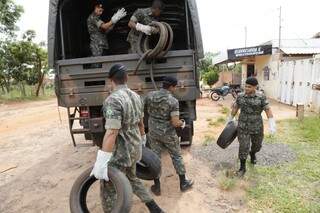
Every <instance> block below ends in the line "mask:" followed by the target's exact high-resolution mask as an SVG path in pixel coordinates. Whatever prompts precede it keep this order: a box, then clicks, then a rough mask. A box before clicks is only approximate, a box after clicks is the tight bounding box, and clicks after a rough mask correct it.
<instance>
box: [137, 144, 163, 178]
mask: <svg viewBox="0 0 320 213" xmlns="http://www.w3.org/2000/svg"><path fill="white" fill-rule="evenodd" d="M136 174H137V177H138V178H139V179H142V180H154V179H157V178H160V176H161V160H160V159H159V157H158V156H157V155H156V154H155V153H154V152H153V151H152V150H151V149H149V148H147V147H143V148H142V159H141V160H140V161H139V162H137V172H136Z"/></svg>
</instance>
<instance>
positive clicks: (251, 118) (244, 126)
mask: <svg viewBox="0 0 320 213" xmlns="http://www.w3.org/2000/svg"><path fill="white" fill-rule="evenodd" d="M235 106H237V107H238V108H239V109H240V116H239V124H238V129H239V131H240V132H243V133H247V134H260V133H262V132H263V121H262V116H261V113H262V111H263V110H267V109H269V102H268V100H267V98H266V96H265V95H263V94H258V93H255V94H252V95H246V94H244V93H241V94H240V95H239V96H238V98H237V100H236V102H235Z"/></svg>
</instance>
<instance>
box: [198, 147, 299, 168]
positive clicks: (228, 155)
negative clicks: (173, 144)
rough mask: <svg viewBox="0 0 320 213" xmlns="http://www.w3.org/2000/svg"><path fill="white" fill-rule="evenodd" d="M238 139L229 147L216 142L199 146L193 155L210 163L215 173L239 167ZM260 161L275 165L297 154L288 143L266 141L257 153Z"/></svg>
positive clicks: (264, 163)
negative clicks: (223, 146) (222, 146)
mask: <svg viewBox="0 0 320 213" xmlns="http://www.w3.org/2000/svg"><path fill="white" fill-rule="evenodd" d="M238 149H239V143H238V141H234V142H233V143H232V144H231V145H230V146H229V147H228V148H227V149H225V150H223V149H221V148H220V147H219V146H218V145H217V144H216V143H212V144H210V145H208V146H198V147H197V148H195V149H194V150H193V156H194V157H195V158H198V159H200V160H201V161H203V162H205V163H206V164H208V165H209V167H210V168H211V169H212V171H213V173H216V172H217V171H222V170H229V169H236V168H238V163H237V162H238ZM257 159H258V163H257V165H261V166H275V165H280V164H285V163H289V162H292V161H294V160H295V159H296V154H295V153H294V151H293V150H291V148H290V147H289V146H288V145H286V144H281V143H274V144H270V143H264V144H263V146H262V149H261V151H260V152H259V153H258V154H257Z"/></svg>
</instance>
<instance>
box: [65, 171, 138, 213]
mask: <svg viewBox="0 0 320 213" xmlns="http://www.w3.org/2000/svg"><path fill="white" fill-rule="evenodd" d="M91 170H92V167H91V168H89V169H87V170H86V171H84V172H83V173H82V174H81V175H80V176H79V177H78V178H77V179H76V181H75V182H74V184H73V186H72V189H71V193H70V200H69V204H70V212H71V213H88V212H89V209H88V207H87V200H86V198H87V193H88V190H89V188H90V187H91V185H92V184H93V183H94V182H96V181H97V179H96V178H95V177H93V176H90V173H91ZM108 175H109V178H110V181H111V182H112V183H113V185H114V187H115V188H116V191H117V200H116V203H115V206H114V208H113V209H112V213H122V212H130V209H131V206H132V188H131V184H130V182H129V180H128V179H127V177H126V176H125V175H124V174H123V173H122V172H120V171H119V170H118V169H116V168H113V167H109V169H108Z"/></svg>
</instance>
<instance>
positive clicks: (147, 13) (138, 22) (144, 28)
mask: <svg viewBox="0 0 320 213" xmlns="http://www.w3.org/2000/svg"><path fill="white" fill-rule="evenodd" d="M162 8H163V3H162V1H160V0H154V1H153V3H152V7H151V8H140V9H137V10H136V11H135V12H134V13H133V15H132V16H131V18H130V21H129V24H128V26H129V27H130V28H131V31H130V32H129V35H128V38H127V41H128V42H129V43H130V46H131V49H130V50H129V52H130V53H137V48H138V47H137V43H138V39H139V35H140V33H144V34H146V35H151V34H155V33H158V29H156V28H155V27H151V26H148V25H149V24H151V22H153V21H156V20H157V18H158V17H159V16H160V14H161V10H162Z"/></svg>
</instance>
